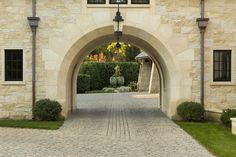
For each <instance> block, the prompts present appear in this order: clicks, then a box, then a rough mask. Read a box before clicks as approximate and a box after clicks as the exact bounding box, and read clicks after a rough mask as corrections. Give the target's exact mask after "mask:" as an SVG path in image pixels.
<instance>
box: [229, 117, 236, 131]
mask: <svg viewBox="0 0 236 157" xmlns="http://www.w3.org/2000/svg"><path fill="white" fill-rule="evenodd" d="M230 120H231V121H232V133H233V134H235V135H236V118H230Z"/></svg>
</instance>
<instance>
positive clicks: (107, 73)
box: [79, 62, 139, 90]
mask: <svg viewBox="0 0 236 157" xmlns="http://www.w3.org/2000/svg"><path fill="white" fill-rule="evenodd" d="M117 65H119V66H120V70H121V75H122V76H124V78H125V83H124V85H125V86H127V85H128V84H129V83H130V82H133V81H137V80H138V74H139V63H137V62H104V63H98V62H84V63H83V64H82V65H81V68H80V72H79V73H80V74H86V75H90V90H101V89H103V88H104V87H109V86H110V77H111V76H112V75H113V74H114V73H115V69H114V68H115V67H116V66H117Z"/></svg>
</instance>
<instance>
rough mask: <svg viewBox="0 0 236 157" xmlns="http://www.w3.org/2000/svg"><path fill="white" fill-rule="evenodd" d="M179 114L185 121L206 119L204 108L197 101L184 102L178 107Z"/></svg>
mask: <svg viewBox="0 0 236 157" xmlns="http://www.w3.org/2000/svg"><path fill="white" fill-rule="evenodd" d="M177 113H178V115H179V116H180V117H181V118H182V119H183V120H184V121H201V120H203V119H204V108H203V106H202V105H201V104H200V103H197V102H183V103H181V104H180V105H179V106H178V107H177Z"/></svg>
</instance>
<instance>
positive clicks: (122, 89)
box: [116, 86, 131, 93]
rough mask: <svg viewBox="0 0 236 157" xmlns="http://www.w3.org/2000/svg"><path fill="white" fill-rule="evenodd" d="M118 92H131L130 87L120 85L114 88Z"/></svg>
mask: <svg viewBox="0 0 236 157" xmlns="http://www.w3.org/2000/svg"><path fill="white" fill-rule="evenodd" d="M116 90H117V91H118V92H119V93H127V92H131V88H130V87H124V86H121V87H119V88H117V89H116Z"/></svg>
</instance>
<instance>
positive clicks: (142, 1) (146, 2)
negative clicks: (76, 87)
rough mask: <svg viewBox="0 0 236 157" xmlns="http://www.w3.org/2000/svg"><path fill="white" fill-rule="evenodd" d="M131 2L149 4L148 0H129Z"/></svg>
mask: <svg viewBox="0 0 236 157" xmlns="http://www.w3.org/2000/svg"><path fill="white" fill-rule="evenodd" d="M131 3H132V4H149V0H131Z"/></svg>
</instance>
